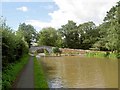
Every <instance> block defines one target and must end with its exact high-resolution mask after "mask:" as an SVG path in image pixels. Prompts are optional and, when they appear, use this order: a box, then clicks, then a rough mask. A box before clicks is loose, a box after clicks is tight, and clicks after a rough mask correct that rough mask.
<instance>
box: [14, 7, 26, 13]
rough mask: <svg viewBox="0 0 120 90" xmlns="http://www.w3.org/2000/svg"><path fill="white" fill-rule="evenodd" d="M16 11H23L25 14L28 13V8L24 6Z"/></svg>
mask: <svg viewBox="0 0 120 90" xmlns="http://www.w3.org/2000/svg"><path fill="white" fill-rule="evenodd" d="M16 9H17V10H20V11H23V12H26V11H28V8H27V7H25V6H22V7H19V8H16Z"/></svg>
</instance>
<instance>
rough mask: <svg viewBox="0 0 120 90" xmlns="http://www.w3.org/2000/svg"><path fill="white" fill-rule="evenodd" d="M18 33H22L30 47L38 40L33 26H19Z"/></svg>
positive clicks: (23, 24)
mask: <svg viewBox="0 0 120 90" xmlns="http://www.w3.org/2000/svg"><path fill="white" fill-rule="evenodd" d="M17 33H21V36H22V37H24V39H25V41H26V42H27V43H28V45H29V47H30V45H31V42H32V41H33V40H34V39H36V38H37V34H36V30H35V29H34V27H33V26H32V25H26V24H25V23H22V24H20V25H19V27H18V31H17Z"/></svg>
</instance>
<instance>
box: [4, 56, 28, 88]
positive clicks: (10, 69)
mask: <svg viewBox="0 0 120 90" xmlns="http://www.w3.org/2000/svg"><path fill="white" fill-rule="evenodd" d="M28 58H29V55H28V54H26V55H24V56H22V57H21V58H20V59H19V60H18V61H17V60H16V62H14V63H11V64H9V65H8V66H6V67H5V69H4V70H3V71H2V90H7V89H9V88H12V86H13V83H14V81H15V80H16V77H17V76H18V75H19V74H20V71H21V70H22V69H23V67H24V66H25V64H26V63H27V62H28Z"/></svg>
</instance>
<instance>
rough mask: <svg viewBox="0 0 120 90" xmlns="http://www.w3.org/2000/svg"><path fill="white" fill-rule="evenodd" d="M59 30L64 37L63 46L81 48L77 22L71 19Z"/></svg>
mask: <svg viewBox="0 0 120 90" xmlns="http://www.w3.org/2000/svg"><path fill="white" fill-rule="evenodd" d="M59 31H60V33H61V35H62V37H63V43H64V44H63V47H67V48H79V34H78V30H77V26H76V23H75V22H73V21H70V20H69V21H68V23H67V24H66V25H63V26H62V28H60V29H59Z"/></svg>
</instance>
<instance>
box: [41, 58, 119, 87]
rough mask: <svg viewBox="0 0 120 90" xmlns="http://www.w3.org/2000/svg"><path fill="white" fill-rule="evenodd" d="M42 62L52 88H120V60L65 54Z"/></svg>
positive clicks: (43, 59) (44, 59)
mask: <svg viewBox="0 0 120 90" xmlns="http://www.w3.org/2000/svg"><path fill="white" fill-rule="evenodd" d="M40 63H42V65H43V70H44V73H45V75H46V79H47V80H48V84H49V87H50V88H118V60H114V59H113V60H112V59H107V58H88V57H80V56H63V57H43V58H42V59H40Z"/></svg>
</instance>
